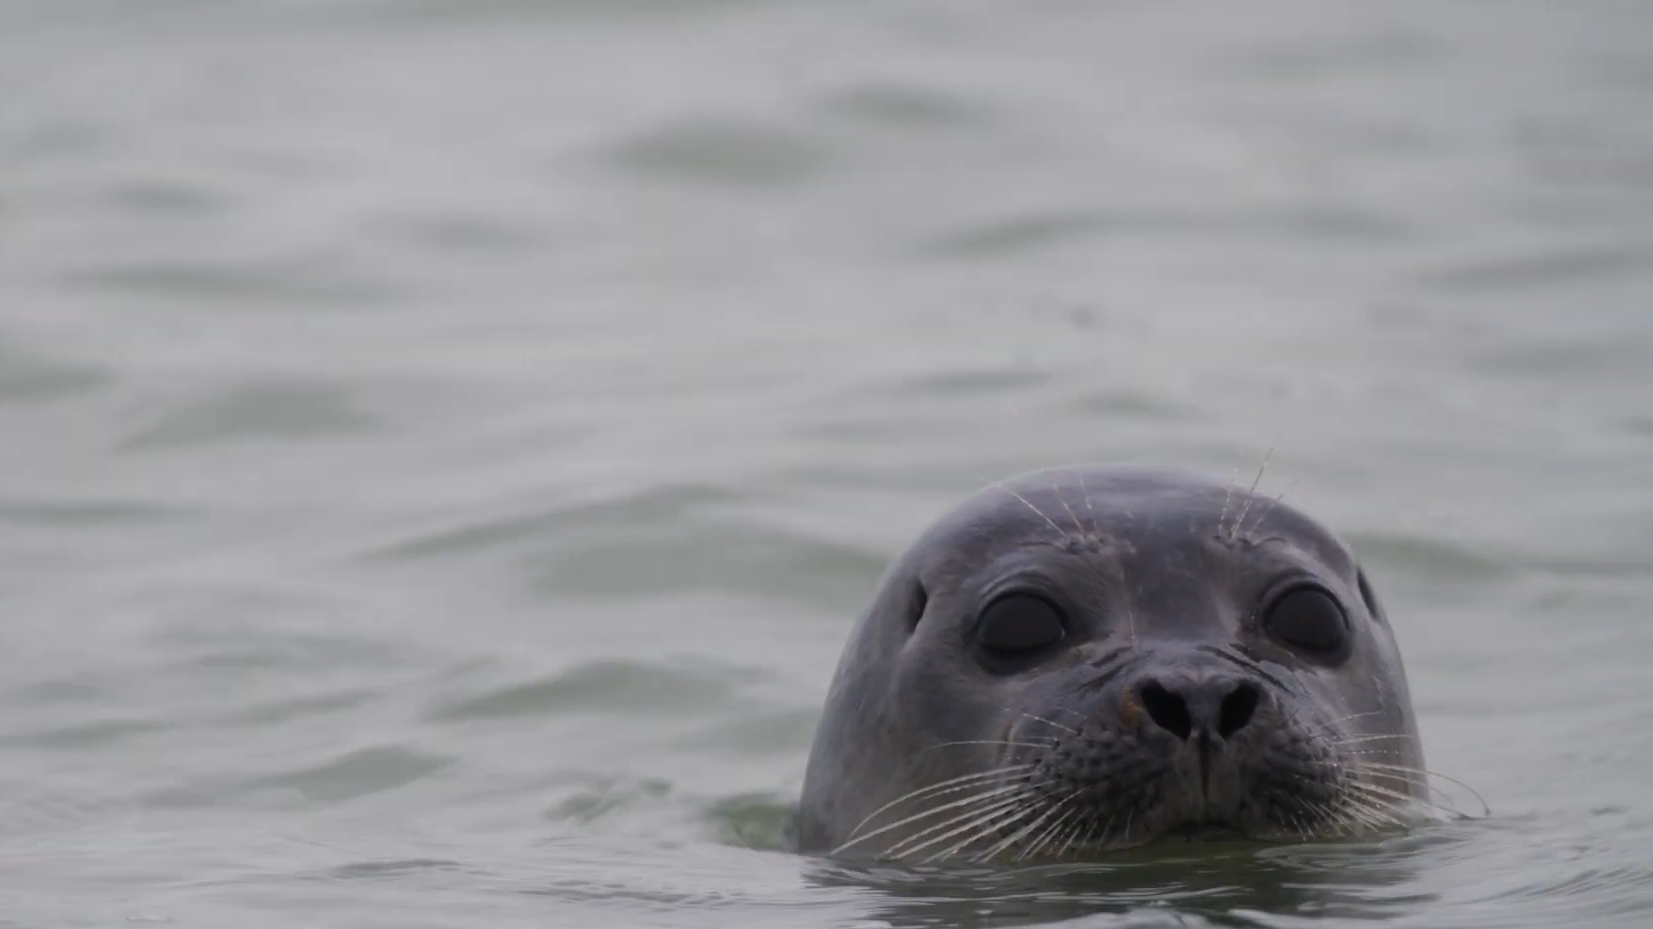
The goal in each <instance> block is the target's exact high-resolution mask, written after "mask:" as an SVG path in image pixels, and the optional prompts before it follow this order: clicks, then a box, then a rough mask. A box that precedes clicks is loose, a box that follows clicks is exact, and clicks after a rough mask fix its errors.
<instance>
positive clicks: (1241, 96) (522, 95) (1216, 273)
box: [0, 0, 1653, 929]
mask: <svg viewBox="0 0 1653 929" xmlns="http://www.w3.org/2000/svg"><path fill="white" fill-rule="evenodd" d="M1650 9H1653V7H1647V6H1646V5H1645V4H1635V3H1622V2H1612V0H1588V2H1580V3H1573V4H1566V5H1558V4H1549V3H1537V2H1525V0H1520V2H1510V3H1504V4H1499V5H1498V7H1497V9H1496V10H1493V9H1491V8H1489V7H1487V6H1486V5H1484V4H1477V3H1467V2H1457V0H1450V2H1435V3H1418V2H1410V0H1406V2H1397V3H1388V4H1381V5H1375V4H1363V3H1355V2H1341V3H1330V4H1325V3H1303V2H1296V0H1266V2H1265V3H1264V5H1263V6H1260V7H1259V6H1250V7H1246V8H1243V9H1242V8H1239V7H1237V6H1235V5H1233V4H1222V3H1214V2H1204V3H1198V2H1197V3H1193V4H1182V5H1155V4H1133V3H1112V4H1100V5H1098V4H1074V3H1067V2H1061V0H1030V2H1027V3H1023V4H1018V5H1016V6H1014V7H1008V6H1005V5H1001V4H990V3H984V2H975V0H964V2H957V3H951V4H947V5H935V4H922V3H914V2H892V3H884V4H879V5H876V6H865V5H836V4H828V3H818V2H807V0H798V2H788V3H769V4H757V3H741V2H727V0H725V2H694V3H690V2H681V3H663V2H650V3H637V2H628V3H609V2H604V3H597V2H589V0H585V2H569V0H489V2H485V3H482V2H471V0H466V2H458V0H417V2H396V3H388V2H381V0H337V2H327V3H321V2H308V0H228V2H220V3H211V4H206V3H195V2H188V0H176V2H164V3H155V2H152V3H144V4H134V3H129V2H122V0H75V2H47V0H17V2H12V3H8V4H4V5H0V84H3V86H4V87H5V88H6V89H7V90H6V96H5V99H6V105H5V106H0V430H4V431H3V433H0V620H3V621H0V901H4V904H3V906H0V922H3V921H8V920H9V921H14V922H18V923H19V924H29V925H35V924H40V925H81V924H87V925H91V924H96V925H108V924H114V923H119V922H167V923H170V924H175V925H210V926H219V925H226V924H232V923H233V924H235V925H241V926H263V925H271V926H274V925H282V926H286V925H291V924H293V923H294V922H295V920H296V921H298V922H308V923H317V922H321V923H326V924H328V925H340V926H344V925H361V926H369V925H432V926H436V925H442V926H450V925H451V926H460V925H464V926H471V925H476V924H478V923H479V922H483V923H486V924H488V925H490V926H499V927H506V926H515V925H522V926H528V925H532V926H545V925H579V926H587V925H624V926H644V925H660V926H673V927H682V926H695V925H706V926H718V927H725V926H746V925H752V926H764V927H775V926H788V925H800V926H804V925H807V926H820V925H841V926H874V925H904V926H905V925H913V926H917V925H935V926H948V925H1029V924H1050V923H1064V921H1065V922H1066V923H1068V924H1072V925H1079V926H1131V925H1136V926H1157V925H1178V926H1202V925H1233V926H1240V925H1244V926H1290V927H1302V926H1309V925H1314V926H1347V925H1362V924H1365V923H1369V922H1372V921H1376V920H1382V921H1384V922H1385V923H1387V924H1392V925H1400V926H1419V927H1431V929H1438V927H1452V929H1461V927H1472V926H1487V927H1494V926H1496V927H1500V929H1507V927H1526V926H1534V927H1537V926H1545V927H1548V926H1554V925H1568V926H1574V925H1576V926H1587V927H1606V926H1619V925H1624V926H1641V925H1644V924H1645V923H1646V922H1647V920H1648V919H1649V918H1650V915H1653V891H1650V890H1649V888H1650V887H1653V874H1650V873H1649V870H1648V868H1647V867H1646V866H1645V865H1644V864H1643V863H1644V862H1646V861H1648V860H1649V859H1650V858H1653V854H1650V850H1653V814H1650V810H1653V793H1650V791H1649V788H1648V786H1647V783H1646V780H1647V779H1646V776H1645V771H1646V770H1647V769H1648V766H1649V765H1650V764H1653V740H1650V739H1649V738H1647V737H1646V736H1645V734H1644V733H1645V729H1646V727H1645V724H1644V723H1645V719H1646V716H1647V713H1648V711H1649V708H1650V704H1649V692H1648V688H1647V686H1646V682H1647V679H1648V678H1647V673H1646V669H1645V667H1644V664H1645V661H1646V660H1647V657H1648V656H1649V655H1650V654H1653V632H1650V631H1649V628H1650V627H1649V626H1648V624H1647V623H1646V622H1645V617H1646V615H1647V613H1648V606H1649V604H1650V603H1653V559H1650V556H1649V554H1648V553H1649V552H1650V551H1653V529H1650V527H1653V466H1650V465H1649V462H1653V412H1650V409H1649V400H1648V398H1649V397H1653V316H1650V315H1649V314H1648V313H1647V312H1646V306H1647V305H1648V303H1649V298H1650V296H1653V262H1650V261H1649V258H1650V256H1653V129H1650V128H1649V127H1650V126H1653V123H1649V121H1648V120H1647V119H1646V118H1645V117H1644V110H1645V109H1646V105H1645V104H1646V100H1647V98H1648V93H1649V91H1650V90H1653V53H1650V49H1653V46H1650V45H1649V44H1648V43H1647V41H1646V40H1645V36H1646V35H1648V34H1649V30H1650V29H1653V18H1650V16H1649V10H1650ZM1269 448H1273V449H1275V451H1274V454H1273V456H1272V458H1270V460H1269V461H1270V463H1269V466H1268V470H1267V473H1266V474H1264V475H1263V476H1262V487H1263V490H1265V491H1267V492H1268V493H1270V494H1278V493H1281V492H1284V493H1287V494H1288V495H1289V497H1290V499H1292V500H1293V501H1295V502H1297V503H1298V504H1299V505H1300V506H1302V507H1303V508H1304V509H1306V510H1308V511H1309V512H1312V513H1314V514H1315V515H1316V516H1317V517H1319V518H1321V519H1323V520H1324V521H1325V522H1326V523H1327V524H1329V525H1330V526H1332V527H1334V528H1335V529H1336V530H1337V531H1338V532H1339V533H1340V534H1341V535H1343V536H1345V537H1346V538H1348V539H1349V540H1351V542H1352V543H1353V544H1354V546H1355V547H1356V548H1357V549H1359V551H1360V553H1361V556H1362V561H1363V562H1364V563H1365V564H1367V565H1368V568H1369V571H1370V573H1371V574H1372V576H1373V580H1374V583H1375V584H1376V585H1377V587H1378V588H1379V591H1380V593H1381V595H1382V596H1383V599H1384V601H1385V603H1386V605H1387V606H1388V608H1389V612H1390V613H1391V614H1392V618H1393V622H1394V625H1395V627H1396V630H1397V633H1398V636H1399V638H1400V642H1401V646H1402V649H1403V651H1404V652H1405V654H1406V656H1407V669H1408V674H1409V677H1410V680H1411V684H1412V690H1413V695H1414V698H1415V701H1416V704H1417V708H1418V711H1419V716H1420V721H1421V727H1422V730H1423V736H1424V740H1425V744H1426V747H1427V750H1428V757H1429V761H1430V766H1431V767H1432V768H1433V769H1435V770H1436V771H1438V772H1440V773H1441V774H1442V775H1447V776H1451V777H1456V778H1460V779H1462V780H1464V781H1466V782H1467V783H1468V784H1470V785H1472V786H1473V787H1474V788H1475V789H1476V790H1478V791H1479V792H1481V793H1482V794H1485V795H1486V796H1487V798H1488V800H1489V803H1490V805H1491V807H1492V810H1493V814H1492V815H1491V816H1490V817H1487V818H1485V819H1479V820H1475V821H1470V822H1451V823H1444V824H1439V825H1434V826H1431V827H1429V828H1427V829H1424V830H1422V831H1420V832H1418V833H1417V834H1415V835H1411V836H1406V837H1393V838H1388V839H1384V840H1381V841H1370V842H1331V843H1326V844H1316V845H1303V846H1278V847H1267V848H1242V847H1230V846H1223V847H1199V848H1194V847H1187V848H1184V847H1166V848H1164V849H1160V850H1152V851H1149V852H1143V853H1138V854H1134V855H1129V856H1124V857H1120V858H1117V859H1109V860H1106V861H1095V862H1083V863H1074V864H1071V865H1061V866H1056V865H1050V866H1045V865H1041V866H1037V867H1032V868H1014V867H1001V868H993V869H970V868H935V869H925V868H917V869H897V868H868V869H862V868H851V867H847V866H841V865H835V864H832V863H830V862H825V861H820V860H816V859H811V858H806V857H801V856H798V855H794V854H792V853H791V852H789V851H787V849H786V845H785V814H786V809H787V806H788V804H789V803H790V801H791V799H792V798H793V797H794V796H796V792H797V789H798V786H799V779H800V777H801V774H802V769H803V762H804V758H805V756H806V754H807V751H808V747H809V741H810V735H811V731H812V728H813V726H814V722H815V719H816V716H817V714H818V712H819V709H820V705H821V700H822V696H823V693H824V689H825V686H826V682H827V680H828V679H829V676H830V674H831V672H832V668H833V665H834V663H835V662H836V661H837V658H838V653H839V649H840V647H841V646H842V643H843V640H844V637H845V635H846V633H847V631H848V628H849V625H850V623H851V622H852V621H853V620H854V618H855V617H856V616H857V615H858V614H859V613H860V611H861V610H862V609H864V608H865V605H866V599H867V597H868V596H869V594H870V591H871V590H872V588H873V585H874V584H875V582H876V580H877V578H878V576H879V575H880V573H881V572H882V571H883V569H884V566H885V564H886V563H887V561H888V560H889V558H891V557H892V556H893V555H894V554H895V553H897V552H899V551H900V550H902V549H903V548H904V547H905V546H906V544H907V543H908V542H909V541H910V540H911V538H912V537H913V536H914V534H916V533H917V532H918V531H919V530H920V529H921V528H922V527H923V526H925V525H926V524H928V523H929V521H930V520H931V519H933V518H934V517H935V516H936V515H937V514H938V513H940V512H942V511H944V510H945V509H947V508H949V507H950V506H952V505H953V504H954V503H956V502H957V501H958V500H959V499H960V498H961V497H963V496H964V495H965V494H967V493H969V492H970V491H972V490H974V489H975V488H977V487H979V486H981V485H982V484H985V483H987V482H989V481H993V480H997V479H1000V478H1002V477H1005V476H1007V475H1009V474H1012V473H1016V472H1020V471H1025V470H1030V469H1036V468H1039V467H1047V466H1048V467H1057V466H1060V465H1061V464H1062V463H1065V462H1070V461H1077V460H1095V459H1111V460H1128V461H1151V462H1157V463H1170V464H1177V465H1183V466H1189V467H1194V468H1200V469H1203V470H1206V471H1209V472H1212V473H1214V474H1216V475H1218V476H1219V477H1222V478H1226V477H1228V476H1229V475H1231V474H1236V473H1245V474H1254V473H1255V469H1256V468H1257V466H1258V464H1259V462H1260V461H1261V460H1262V459H1263V457H1264V455H1265V453H1266V452H1267V450H1268V449H1269ZM1443 783H1447V782H1443ZM1454 796H1456V795H1454Z"/></svg>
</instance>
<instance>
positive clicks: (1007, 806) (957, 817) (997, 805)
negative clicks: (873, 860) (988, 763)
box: [885, 788, 1030, 858]
mask: <svg viewBox="0 0 1653 929" xmlns="http://www.w3.org/2000/svg"><path fill="white" fill-rule="evenodd" d="M1029 796H1030V794H1029V793H1027V792H1026V788H1019V789H1018V790H1017V791H1016V792H1014V793H1012V794H1011V795H1010V796H1008V797H1006V796H999V797H995V798H991V799H990V801H989V802H988V804H987V806H986V807H983V808H981V809H969V808H968V807H969V805H970V804H962V805H963V806H965V807H966V808H965V809H963V810H960V811H958V812H956V813H955V814H953V815H952V816H951V817H949V818H947V819H944V820H942V821H941V822H939V823H932V824H930V825H929V826H926V827H924V828H923V829H921V830H919V831H918V832H915V833H913V834H912V835H910V836H907V837H906V838H904V839H902V840H900V841H898V842H897V843H896V844H894V845H892V846H890V847H889V849H887V850H886V851H885V854H886V855H888V856H890V857H893V858H899V857H901V856H903V855H905V854H907V852H910V851H913V850H914V849H912V848H908V846H909V845H912V844H913V843H914V842H918V841H919V840H920V839H923V838H924V837H925V836H928V835H931V834H933V833H936V832H940V831H941V830H943V829H946V828H948V827H950V826H952V825H954V824H956V823H958V822H959V821H961V820H969V819H970V818H971V817H980V816H990V815H991V814H995V813H1003V812H1006V811H1011V810H1016V809H1021V808H1025V807H1026V802H1027V799H1028V797H1029ZM983 799H984V798H982V797H975V798H972V799H971V803H980V802H981V801H982V800H983ZM930 812H931V813H933V812H935V811H930ZM913 818H914V819H921V818H923V817H913ZM958 831H959V830H954V831H953V832H946V833H943V834H942V835H941V836H939V837H938V838H936V839H934V840H932V841H933V842H939V841H943V840H945V839H946V838H948V837H949V836H952V835H955V834H957V832H958ZM930 844H932V842H923V843H920V844H919V845H918V846H917V847H918V848H925V847H927V846H929V845H930Z"/></svg>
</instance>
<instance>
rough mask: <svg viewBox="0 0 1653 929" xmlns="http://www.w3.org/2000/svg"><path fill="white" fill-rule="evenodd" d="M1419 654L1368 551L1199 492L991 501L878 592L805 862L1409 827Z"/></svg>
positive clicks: (833, 728) (1415, 786)
mask: <svg viewBox="0 0 1653 929" xmlns="http://www.w3.org/2000/svg"><path fill="white" fill-rule="evenodd" d="M1423 764H1424V761H1423V748H1422V744H1421V742H1420V740H1419V738H1418V733H1417V726H1416V720H1415V717H1414V713H1413V710H1412V705H1411V698H1410V695H1409V692H1408V689H1407V684H1406V674H1405V671H1404V669H1403V667H1402V664H1401V655H1400V651H1399V648H1398V646H1397V644H1396V641H1395V637H1394V634H1393V632H1392V631H1391V629H1390V627H1389V622H1388V619H1387V618H1386V616H1385V615H1384V612H1383V608H1382V607H1381V605H1380V604H1379V602H1378V599H1377V596H1376V595H1375V594H1374V592H1373V590H1372V586H1371V584H1370V583H1369V582H1368V580H1367V578H1366V575H1365V572H1364V571H1362V569H1361V568H1360V566H1359V564H1358V563H1357V562H1356V560H1355V557H1354V555H1353V553H1352V552H1351V550H1350V549H1349V547H1348V546H1347V545H1346V544H1344V543H1343V542H1342V541H1340V540H1339V539H1337V538H1336V537H1335V536H1334V535H1333V534H1332V533H1331V532H1330V531H1328V530H1327V529H1325V528H1324V527H1322V526H1321V525H1320V524H1318V523H1316V522H1315V521H1314V520H1313V519H1311V518H1310V517H1309V516H1307V515H1305V514H1303V513H1302V512H1299V511H1298V510H1296V509H1294V508H1293V507H1291V506H1289V505H1286V504H1285V503H1283V502H1281V501H1280V500H1279V498H1264V497H1259V496H1257V495H1255V494H1254V493H1253V492H1252V491H1248V490H1246V489H1244V488H1243V487H1236V486H1234V485H1233V484H1225V483H1222V482H1218V481H1213V480H1209V479H1207V478H1204V477H1202V476H1199V475H1196V474H1191V473H1186V472H1182V471H1176V470H1166V469H1157V468H1144V467H1136V466H1099V467H1074V468H1066V469H1058V470H1055V471H1050V470H1045V471H1040V472H1037V473H1034V474H1028V475H1023V476H1021V477H1017V478H1013V479H1010V480H1008V481H1004V482H1001V483H999V484H995V485H993V486H991V487H988V488H986V489H985V490H983V491H981V492H980V493H978V494H976V495H975V496H973V497H971V498H970V499H968V500H966V501H965V502H964V503H963V504H962V505H960V506H959V507H958V508H957V509H956V510H954V511H953V512H951V513H949V514H947V515H946V516H944V517H943V518H942V519H941V520H940V521H938V522H937V523H936V524H935V525H933V526H932V527H931V528H930V529H929V530H927V531H926V532H925V533H924V534H923V535H922V536H921V537H920V538H919V539H918V541H917V542H916V543H914V544H913V546H912V547H911V548H910V549H909V550H908V551H907V552H906V553H905V554H903V555H902V556H901V557H900V558H898V559H897V560H896V561H895V563H894V564H893V565H891V567H890V568H889V570H888V571H887V572H886V573H885V575H884V577H883V579H882V580H881V581H880V583H879V586H878V589H877V592H876V593H875V595H874V598H873V601H872V605H871V608H870V609H869V610H868V611H867V612H866V614H865V615H864V616H863V617H862V618H861V620H860V622H859V623H858V624H857V625H856V627H855V629H854V630H853V632H852V633H851V635H850V637H849V641H848V643H847V645H846V646H845V649H844V652H843V657H842V658H841V660H840V662H839V665H838V668H837V671H836V674H835V676H834V678H833V682H832V685H831V688H830V690H829V693H828V697H827V700H826V705H825V708H824V711H823V714H822V717H821V720H820V723H819V725H818V727H817V729H816V733H815V739H814V744H813V747H812V748H811V751H810V757H809V762H808V766H807V769H806V771H805V777H804V785H803V791H802V796H801V797H800V800H799V803H798V806H797V808H796V810H795V815H794V817H793V835H794V838H795V840H796V842H797V844H798V846H799V847H800V850H802V851H806V852H828V853H833V854H838V855H844V856H852V855H853V856H864V857H877V858H894V859H908V860H926V861H928V860H941V859H948V858H957V857H968V858H973V859H976V860H990V859H1003V858H1007V857H1013V858H1063V857H1073V856H1081V855H1085V854H1090V853H1096V852H1102V851H1107V850H1112V849H1118V848H1125V847H1130V846H1135V845H1141V844H1144V843H1148V842H1153V841H1157V840H1165V839H1176V838H1183V839H1215V838H1237V839H1247V840H1262V841H1269V840H1305V839H1310V838H1314V837H1320V836H1332V835H1351V834H1356V833H1360V832H1365V831H1371V830H1382V829H1388V828H1398V827H1402V826H1404V825H1406V824H1407V823H1408V822H1410V821H1412V820H1413V819H1414V818H1415V816H1416V814H1417V813H1418V812H1419V811H1421V810H1422V809H1424V808H1425V807H1426V806H1427V804H1428V793H1427V790H1428V788H1427V785H1426V783H1425V772H1424V769H1423Z"/></svg>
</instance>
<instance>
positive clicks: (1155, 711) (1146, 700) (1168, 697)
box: [1137, 681, 1194, 739]
mask: <svg viewBox="0 0 1653 929" xmlns="http://www.w3.org/2000/svg"><path fill="white" fill-rule="evenodd" d="M1137 696H1138V697H1140V698H1141V699H1142V706H1143V708H1144V709H1146V710H1147V711H1148V715H1149V716H1150V717H1151V718H1152V719H1153V721H1154V722H1155V723H1156V724H1158V725H1159V727H1160V728H1161V729H1164V730H1165V731H1166V732H1169V733H1171V734H1172V735H1174V736H1176V737H1177V738H1179V739H1186V738H1188V734H1189V733H1190V732H1193V731H1194V721H1193V720H1192V719H1191V718H1189V716H1188V703H1187V702H1186V701H1184V700H1183V699H1182V697H1181V696H1179V695H1177V694H1174V693H1172V692H1171V691H1169V690H1166V689H1165V687H1164V686H1163V685H1161V684H1160V683H1159V682H1158V681H1149V682H1148V683H1146V684H1143V685H1142V686H1141V687H1140V688H1138V689H1137Z"/></svg>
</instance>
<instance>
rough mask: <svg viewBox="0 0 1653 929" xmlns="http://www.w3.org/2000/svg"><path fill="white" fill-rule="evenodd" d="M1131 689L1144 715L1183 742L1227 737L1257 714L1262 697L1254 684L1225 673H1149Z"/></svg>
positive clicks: (1226, 738) (1244, 725)
mask: <svg viewBox="0 0 1653 929" xmlns="http://www.w3.org/2000/svg"><path fill="white" fill-rule="evenodd" d="M1135 691H1136V698H1137V700H1138V701H1139V702H1140V703H1141V704H1142V707H1143V709H1145V710H1147V711H1148V718H1149V719H1151V720H1153V722H1154V724H1155V725H1156V726H1158V727H1159V728H1160V729H1163V730H1165V731H1166V732H1169V733H1171V734H1172V735H1174V736H1176V737H1177V738H1178V739H1179V740H1181V741H1184V742H1186V741H1189V740H1190V739H1195V738H1198V739H1200V740H1201V741H1206V740H1209V739H1211V738H1213V737H1214V738H1217V739H1221V740H1224V741H1226V740H1228V739H1229V738H1231V737H1232V736H1233V735H1234V734H1235V733H1237V732H1239V731H1240V730H1241V729H1244V728H1245V727H1246V726H1247V725H1248V724H1249V723H1250V722H1251V720H1252V718H1253V717H1254V716H1256V715H1257V705H1258V703H1260V702H1261V701H1262V698H1263V691H1262V688H1261V687H1259V686H1257V684H1255V683H1254V682H1252V681H1249V680H1245V679H1244V678H1236V677H1233V676H1229V675H1222V676H1216V677H1191V676H1157V677H1150V678H1147V679H1146V680H1144V681H1142V682H1141V683H1139V684H1137V686H1136V688H1135Z"/></svg>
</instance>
